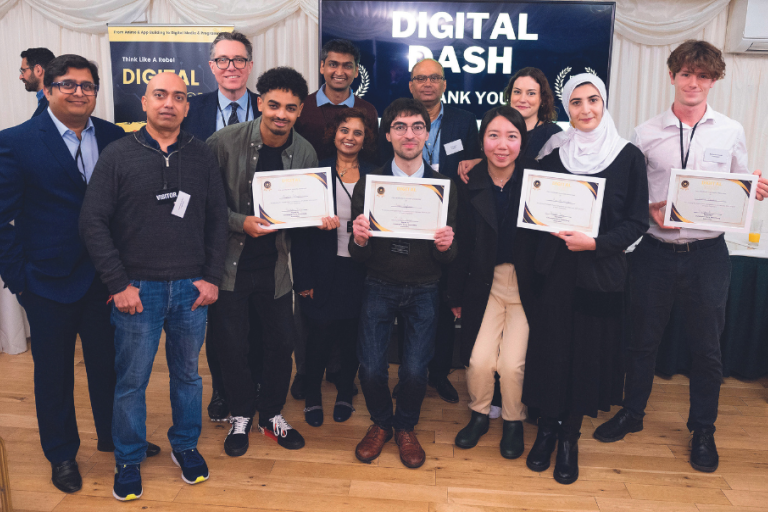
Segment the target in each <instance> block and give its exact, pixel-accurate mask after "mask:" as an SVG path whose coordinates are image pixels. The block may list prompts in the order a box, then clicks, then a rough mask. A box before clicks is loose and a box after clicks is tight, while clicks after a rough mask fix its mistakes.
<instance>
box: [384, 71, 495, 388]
mask: <svg viewBox="0 0 768 512" xmlns="http://www.w3.org/2000/svg"><path fill="white" fill-rule="evenodd" d="M446 85H447V84H446V80H445V71H444V70H443V66H442V65H441V64H440V63H439V62H437V61H436V60H434V59H424V60H421V61H419V62H418V63H417V64H416V65H415V66H413V69H412V70H411V81H410V83H409V88H410V90H411V94H412V95H413V98H414V99H415V100H418V101H420V102H421V103H422V104H423V105H424V106H425V107H426V108H427V112H429V119H430V121H431V126H430V130H429V138H428V139H427V141H426V143H425V144H424V151H423V156H424V160H425V161H426V162H427V163H428V164H429V165H430V166H431V167H432V168H433V169H434V170H436V171H438V172H439V173H440V174H442V175H443V176H447V177H449V178H450V179H452V180H455V179H457V176H458V169H459V162H461V161H462V160H466V159H469V158H480V156H481V155H480V142H479V140H478V135H477V118H475V116H474V114H472V113H471V112H467V111H466V110H462V109H459V108H456V107H451V106H449V105H445V104H444V103H443V102H442V101H441V100H442V97H443V93H445V89H446ZM392 156H393V151H392V144H391V143H390V142H388V141H387V138H386V133H385V132H384V130H382V131H381V132H379V164H384V163H385V162H387V161H389V160H391V159H392ZM443 274H445V272H443ZM440 289H441V290H445V282H444V281H442V282H441V284H440ZM454 320H455V318H454V316H453V313H451V309H450V308H449V307H448V303H447V302H446V301H444V300H441V301H440V306H439V308H438V321H437V335H436V338H435V357H434V358H433V359H432V362H431V363H430V364H429V385H430V386H431V387H433V388H435V389H436V390H437V394H438V395H439V396H440V398H442V399H443V400H445V401H446V402H449V403H456V402H458V401H459V394H458V392H457V391H456V389H455V388H454V387H453V385H452V384H451V382H450V381H449V380H448V374H449V373H450V371H451V363H452V359H453V345H454V342H455V334H454V333H455V330H454V328H455V325H454ZM399 323H400V322H398V325H399ZM399 334H400V338H401V339H402V329H399ZM396 391H399V389H397V390H396Z"/></svg>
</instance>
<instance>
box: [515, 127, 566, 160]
mask: <svg viewBox="0 0 768 512" xmlns="http://www.w3.org/2000/svg"><path fill="white" fill-rule="evenodd" d="M561 131H563V129H562V128H560V127H559V126H557V125H556V124H555V123H541V124H540V125H538V126H537V127H536V128H534V129H533V130H531V131H529V132H528V145H527V146H526V147H525V151H523V155H522V156H525V157H527V158H536V157H537V156H539V151H541V148H543V147H544V144H546V143H547V141H548V140H549V138H550V137H551V136H553V135H554V134H556V133H560V132H561Z"/></svg>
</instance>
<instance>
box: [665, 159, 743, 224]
mask: <svg viewBox="0 0 768 512" xmlns="http://www.w3.org/2000/svg"><path fill="white" fill-rule="evenodd" d="M757 180H758V177H757V176H754V175H752V174H732V173H729V172H705V171H695V170H685V169H672V172H671V174H670V180H669V192H668V193H667V207H666V210H665V213H664V224H665V225H667V226H675V227H681V228H688V229H704V230H708V231H730V232H734V233H748V232H749V223H750V220H751V219H752V210H753V209H754V207H755V194H756V192H757Z"/></svg>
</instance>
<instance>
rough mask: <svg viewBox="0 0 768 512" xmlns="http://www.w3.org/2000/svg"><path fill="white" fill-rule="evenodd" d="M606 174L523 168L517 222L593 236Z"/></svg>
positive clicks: (601, 205) (601, 204)
mask: <svg viewBox="0 0 768 512" xmlns="http://www.w3.org/2000/svg"><path fill="white" fill-rule="evenodd" d="M604 193H605V178H596V177H594V176H582V175H574V174H561V173H556V172H545V171H535V170H532V169H525V171H524V173H523V191H522V196H521V198H520V209H519V211H518V217H517V226H518V227H521V228H528V229H535V230H538V231H548V232H550V233H558V232H561V231H578V232H581V233H584V234H587V235H589V236H591V237H593V238H594V237H596V236H597V233H598V230H599V228H600V212H601V211H602V207H603V194H604Z"/></svg>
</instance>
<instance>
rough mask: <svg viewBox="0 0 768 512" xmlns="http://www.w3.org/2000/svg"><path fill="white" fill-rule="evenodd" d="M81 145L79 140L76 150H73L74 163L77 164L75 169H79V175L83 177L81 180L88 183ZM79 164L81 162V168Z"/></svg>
mask: <svg viewBox="0 0 768 512" xmlns="http://www.w3.org/2000/svg"><path fill="white" fill-rule="evenodd" d="M82 145H83V142H82V141H80V144H78V145H77V151H76V152H75V165H77V167H78V169H77V170H78V171H80V175H81V176H82V177H83V181H84V182H86V183H88V180H87V179H86V177H85V160H83V150H82V148H81V146H82ZM80 164H83V167H82V168H80Z"/></svg>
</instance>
